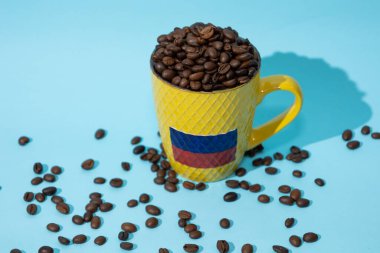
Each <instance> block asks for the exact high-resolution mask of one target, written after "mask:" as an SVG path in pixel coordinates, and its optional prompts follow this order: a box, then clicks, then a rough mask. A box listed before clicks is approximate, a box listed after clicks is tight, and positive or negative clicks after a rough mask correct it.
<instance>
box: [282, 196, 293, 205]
mask: <svg viewBox="0 0 380 253" xmlns="http://www.w3.org/2000/svg"><path fill="white" fill-rule="evenodd" d="M279 201H280V203H281V204H284V205H287V206H292V205H293V204H294V199H292V198H291V197H289V196H281V197H280V198H279Z"/></svg>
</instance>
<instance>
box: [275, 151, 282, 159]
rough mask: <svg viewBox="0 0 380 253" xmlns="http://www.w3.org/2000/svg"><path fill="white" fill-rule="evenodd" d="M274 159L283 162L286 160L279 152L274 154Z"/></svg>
mask: <svg viewBox="0 0 380 253" xmlns="http://www.w3.org/2000/svg"><path fill="white" fill-rule="evenodd" d="M273 158H274V159H275V160H282V159H284V155H283V154H281V153H279V152H276V153H274V155H273Z"/></svg>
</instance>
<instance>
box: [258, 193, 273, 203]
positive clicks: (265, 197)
mask: <svg viewBox="0 0 380 253" xmlns="http://www.w3.org/2000/svg"><path fill="white" fill-rule="evenodd" d="M257 199H258V201H260V202H261V203H265V204H266V203H269V202H270V197H269V196H268V195H266V194H261V195H259V196H258V197H257Z"/></svg>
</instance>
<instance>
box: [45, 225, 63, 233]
mask: <svg viewBox="0 0 380 253" xmlns="http://www.w3.org/2000/svg"><path fill="white" fill-rule="evenodd" d="M46 229H47V230H49V231H50V232H54V233H57V232H59V231H60V230H61V228H60V227H59V225H58V224H56V223H49V224H47V225H46Z"/></svg>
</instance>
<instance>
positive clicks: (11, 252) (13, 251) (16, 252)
mask: <svg viewBox="0 0 380 253" xmlns="http://www.w3.org/2000/svg"><path fill="white" fill-rule="evenodd" d="M10 253H22V251H21V250H19V249H12V250H11V251H10Z"/></svg>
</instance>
